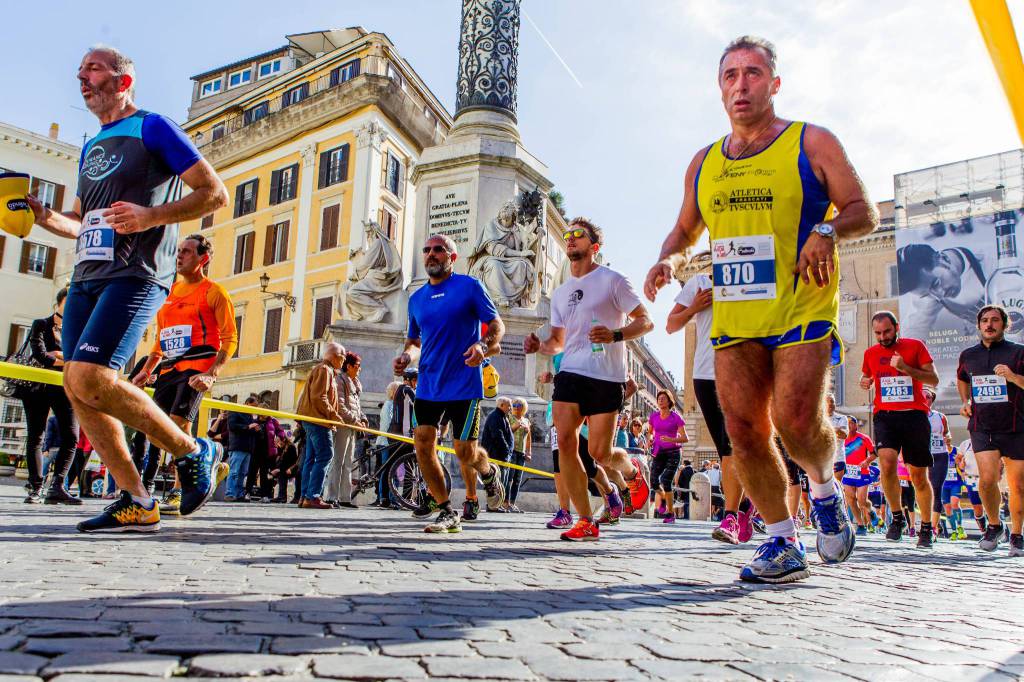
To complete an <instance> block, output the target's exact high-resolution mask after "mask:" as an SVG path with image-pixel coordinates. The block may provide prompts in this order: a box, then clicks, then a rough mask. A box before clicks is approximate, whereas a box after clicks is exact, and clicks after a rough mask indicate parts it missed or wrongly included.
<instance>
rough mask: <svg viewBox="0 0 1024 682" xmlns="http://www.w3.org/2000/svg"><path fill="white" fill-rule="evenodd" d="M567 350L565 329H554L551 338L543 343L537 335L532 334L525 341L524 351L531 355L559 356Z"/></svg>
mask: <svg viewBox="0 0 1024 682" xmlns="http://www.w3.org/2000/svg"><path fill="white" fill-rule="evenodd" d="M563 350H565V327H552V328H551V336H549V337H548V338H546V339H545V340H543V341H541V340H540V337H538V336H537V335H536V334H530V335H529V336H527V337H526V338H525V339H523V351H524V352H525V353H526V354H527V355H529V354H530V353H541V354H543V355H558V354H559V353H561V352H562V351H563Z"/></svg>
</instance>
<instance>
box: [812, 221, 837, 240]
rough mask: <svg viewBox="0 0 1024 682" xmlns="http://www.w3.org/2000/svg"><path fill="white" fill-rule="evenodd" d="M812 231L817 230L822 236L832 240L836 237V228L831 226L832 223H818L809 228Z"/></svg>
mask: <svg viewBox="0 0 1024 682" xmlns="http://www.w3.org/2000/svg"><path fill="white" fill-rule="evenodd" d="M811 230H812V231H813V232H817V233H818V234H820V235H821V236H822V237H827V238H829V239H831V240H833V241H835V238H836V228H835V227H833V226H832V223H818V224H817V225H815V226H814V227H812V228H811Z"/></svg>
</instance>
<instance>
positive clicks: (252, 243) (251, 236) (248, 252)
mask: <svg viewBox="0 0 1024 682" xmlns="http://www.w3.org/2000/svg"><path fill="white" fill-rule="evenodd" d="M255 250H256V233H255V232H250V233H248V234H246V235H245V271H246V272H249V271H250V270H252V253H253V251H255Z"/></svg>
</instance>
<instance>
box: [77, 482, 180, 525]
mask: <svg viewBox="0 0 1024 682" xmlns="http://www.w3.org/2000/svg"><path fill="white" fill-rule="evenodd" d="M78 530H79V531H80V532H82V533H125V532H128V533H152V532H154V531H157V530H160V505H159V504H157V502H156V500H153V507H152V509H146V508H145V507H143V506H142V505H141V504H139V503H138V502H136V501H135V500H133V499H132V496H131V493H129V492H128V491H127V490H122V491H121V497H119V498H118V499H117V501H116V502H114V504H112V505H110V506H108V507H107V508H106V509H104V510H103V513H102V514H100V515H99V516H94V517H93V518H91V519H87V520H85V521H82V522H81V523H79V524H78Z"/></svg>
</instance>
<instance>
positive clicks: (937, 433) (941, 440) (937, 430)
mask: <svg viewBox="0 0 1024 682" xmlns="http://www.w3.org/2000/svg"><path fill="white" fill-rule="evenodd" d="M928 425H929V426H931V429H932V433H931V452H932V454H933V455H944V454H946V453H947V452H948V451H947V450H946V420H945V419H943V418H942V413H941V412H936V411H935V410H930V411H929V412H928Z"/></svg>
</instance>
